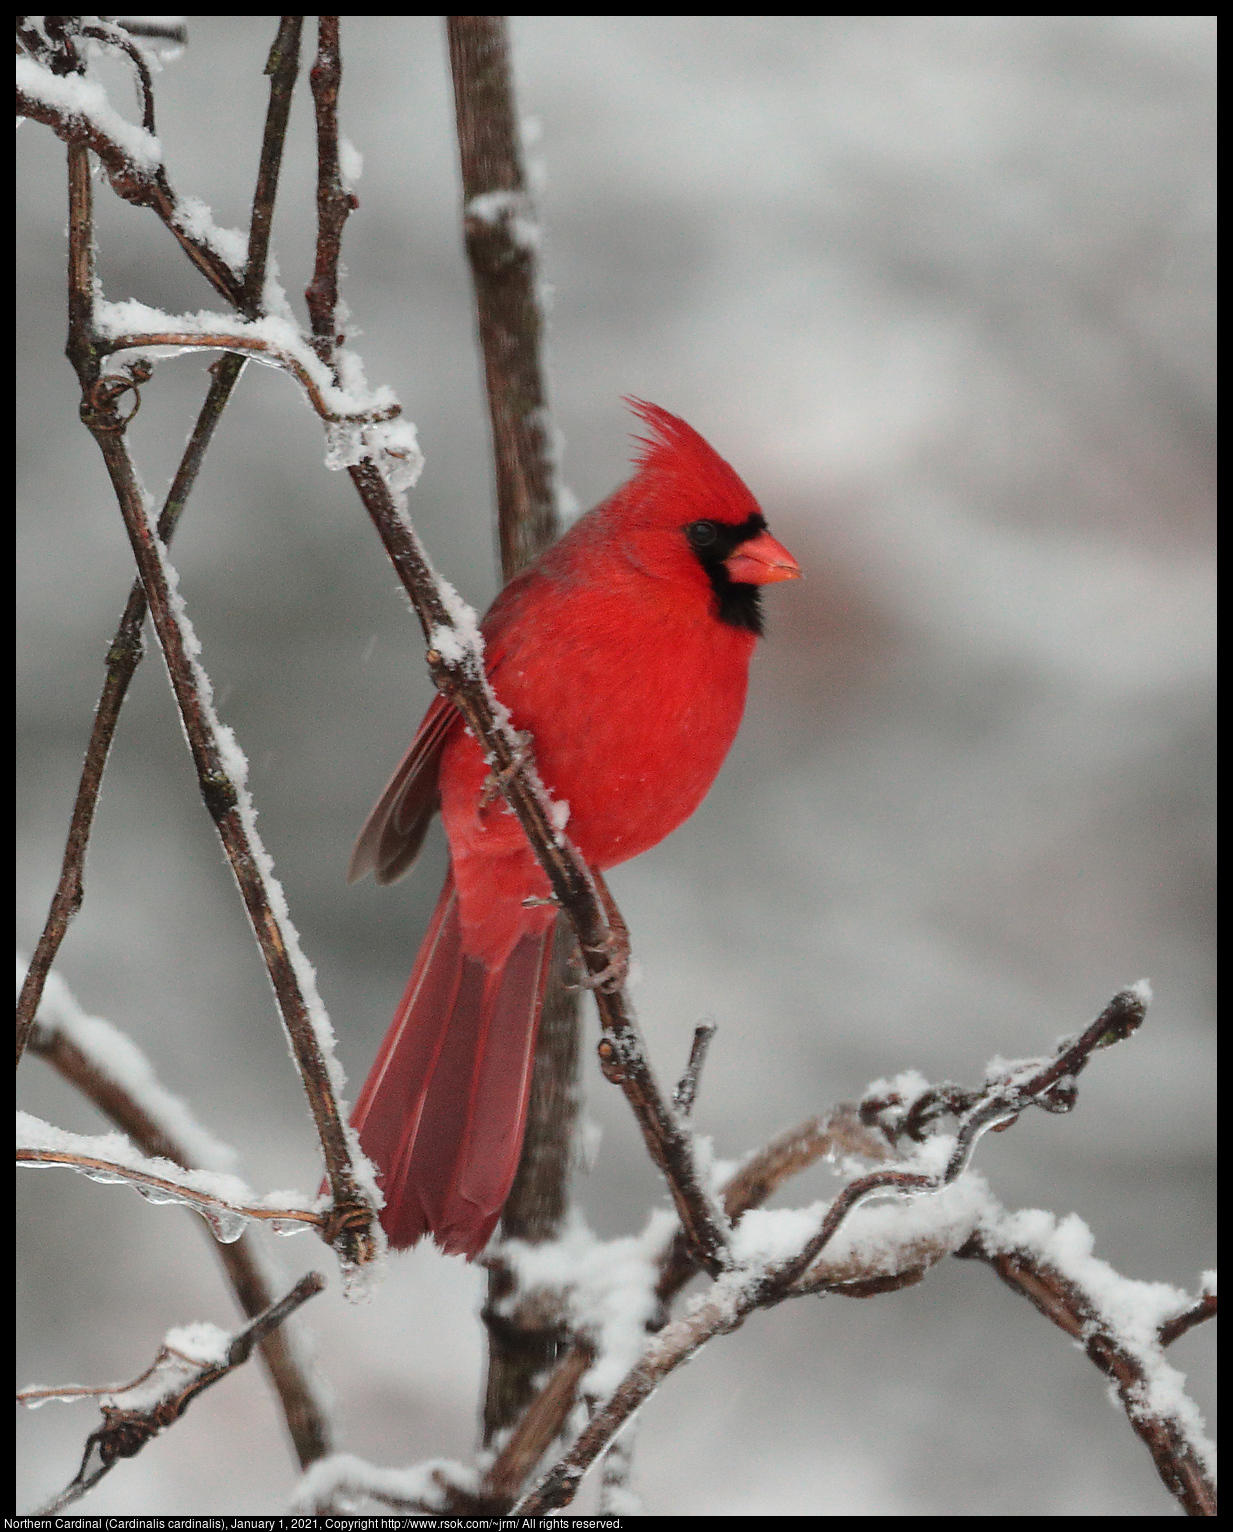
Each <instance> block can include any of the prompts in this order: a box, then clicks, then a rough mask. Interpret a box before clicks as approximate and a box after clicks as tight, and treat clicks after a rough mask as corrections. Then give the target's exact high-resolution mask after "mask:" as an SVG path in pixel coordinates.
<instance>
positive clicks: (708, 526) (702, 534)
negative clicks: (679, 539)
mask: <svg viewBox="0 0 1233 1532" xmlns="http://www.w3.org/2000/svg"><path fill="white" fill-rule="evenodd" d="M685 536H686V537H687V538H688V539H689V541H690V542H691V543H692V544H693V546H694V547H695V548H709V547H710V546H711V544H712V543H713V542H714V541H715V539H716V538H717V537H718V536H719V528H718V527H717V526H716V525H715V523H714V522H713V521H691V522H690V523H689V525H688V526H687V527H686V528H685Z"/></svg>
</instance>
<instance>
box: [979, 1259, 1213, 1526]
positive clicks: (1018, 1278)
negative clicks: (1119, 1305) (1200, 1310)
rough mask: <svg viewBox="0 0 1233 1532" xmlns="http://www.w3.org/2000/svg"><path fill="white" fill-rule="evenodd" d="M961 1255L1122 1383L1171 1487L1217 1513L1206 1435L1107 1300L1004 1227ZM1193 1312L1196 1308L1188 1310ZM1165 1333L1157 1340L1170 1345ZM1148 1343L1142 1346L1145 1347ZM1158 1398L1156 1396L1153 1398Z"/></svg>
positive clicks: (1192, 1511)
mask: <svg viewBox="0 0 1233 1532" xmlns="http://www.w3.org/2000/svg"><path fill="white" fill-rule="evenodd" d="M955 1254H956V1255H958V1256H961V1257H963V1258H966V1259H969V1260H981V1261H985V1262H986V1263H987V1264H988V1265H990V1266H992V1267H993V1269H994V1270H995V1271H996V1272H997V1274H998V1276H999V1277H1001V1279H1002V1281H1003V1282H1005V1283H1006V1285H1007V1286H1008V1287H1010V1288H1013V1289H1014V1291H1015V1292H1017V1293H1019V1294H1020V1295H1021V1296H1022V1297H1024V1298H1027V1299H1028V1301H1029V1302H1030V1303H1032V1304H1033V1306H1034V1307H1035V1308H1037V1309H1039V1311H1040V1312H1041V1313H1042V1314H1043V1315H1044V1316H1045V1318H1046V1319H1048V1320H1050V1321H1051V1322H1052V1323H1053V1324H1055V1325H1057V1326H1058V1328H1059V1329H1061V1330H1064V1331H1065V1332H1066V1334H1067V1335H1069V1336H1071V1337H1072V1338H1073V1339H1074V1340H1076V1341H1077V1342H1079V1344H1080V1345H1081V1346H1082V1347H1083V1349H1084V1351H1085V1352H1086V1353H1087V1356H1088V1359H1089V1360H1090V1361H1091V1362H1093V1363H1094V1364H1095V1366H1096V1367H1098V1368H1099V1369H1100V1371H1101V1372H1103V1373H1104V1375H1105V1376H1106V1377H1107V1378H1109V1379H1110V1380H1111V1381H1112V1383H1113V1384H1114V1386H1115V1388H1116V1389H1117V1393H1118V1397H1119V1398H1120V1399H1121V1402H1122V1406H1123V1408H1124V1409H1125V1411H1126V1416H1127V1419H1128V1420H1129V1421H1130V1424H1131V1427H1132V1429H1133V1430H1134V1432H1135V1434H1136V1435H1137V1436H1138V1437H1139V1439H1140V1440H1141V1441H1142V1442H1143V1444H1144V1445H1145V1446H1146V1447H1147V1450H1148V1451H1149V1452H1150V1453H1151V1455H1152V1461H1153V1463H1154V1464H1155V1465H1156V1472H1157V1473H1158V1474H1159V1475H1160V1478H1161V1480H1162V1481H1163V1483H1164V1485H1165V1487H1166V1489H1168V1491H1169V1493H1170V1494H1171V1495H1173V1496H1174V1497H1175V1498H1176V1500H1177V1501H1178V1503H1179V1504H1180V1505H1181V1507H1182V1509H1183V1510H1184V1511H1185V1512H1186V1514H1187V1515H1189V1516H1214V1515H1215V1514H1216V1484H1215V1480H1214V1478H1213V1476H1212V1474H1211V1472H1210V1471H1209V1468H1208V1464H1207V1463H1206V1462H1205V1461H1204V1454H1203V1453H1202V1450H1201V1448H1202V1445H1203V1444H1202V1442H1201V1439H1199V1440H1196V1433H1195V1431H1194V1430H1193V1427H1192V1426H1191V1425H1190V1423H1189V1422H1188V1421H1187V1419H1186V1416H1185V1414H1184V1412H1183V1409H1182V1408H1181V1405H1182V1403H1184V1402H1185V1401H1179V1400H1176V1399H1175V1398H1174V1397H1173V1395H1172V1393H1171V1392H1170V1395H1169V1399H1168V1402H1167V1403H1164V1404H1161V1403H1156V1402H1154V1401H1155V1400H1156V1399H1157V1398H1158V1395H1154V1394H1153V1391H1152V1389H1151V1385H1150V1379H1149V1364H1150V1360H1151V1359H1150V1358H1147V1357H1146V1356H1145V1355H1144V1354H1137V1353H1136V1351H1134V1350H1132V1349H1131V1348H1130V1347H1129V1346H1128V1345H1127V1344H1126V1341H1125V1338H1124V1336H1123V1335H1120V1334H1119V1333H1118V1331H1117V1330H1116V1329H1114V1328H1113V1327H1112V1326H1111V1325H1110V1324H1109V1323H1108V1322H1107V1320H1106V1318H1105V1316H1104V1314H1103V1313H1102V1311H1101V1307H1100V1304H1099V1302H1098V1301H1097V1300H1096V1299H1094V1298H1093V1296H1092V1295H1090V1294H1089V1293H1086V1292H1084V1291H1083V1289H1082V1287H1081V1286H1080V1285H1079V1284H1078V1283H1077V1282H1075V1281H1073V1280H1072V1279H1071V1278H1070V1277H1068V1276H1065V1275H1063V1274H1062V1272H1060V1271H1059V1270H1058V1269H1057V1268H1056V1267H1055V1266H1053V1265H1052V1264H1051V1263H1050V1262H1049V1261H1046V1260H1042V1259H1040V1257H1039V1256H1038V1255H1037V1253H1036V1252H1035V1251H1034V1250H1031V1249H1021V1248H1016V1247H1015V1246H1014V1244H1013V1243H1009V1242H1007V1241H1006V1240H1005V1239H1003V1238H1002V1237H1000V1236H999V1234H998V1232H997V1230H996V1229H994V1230H986V1229H980V1230H978V1231H977V1232H976V1234H974V1235H973V1236H972V1238H971V1239H970V1240H969V1241H968V1242H967V1244H965V1245H964V1246H963V1247H962V1249H960V1250H957V1251H956V1252H955ZM1188 1312H1189V1311H1188ZM1164 1344H1165V1342H1164V1341H1163V1338H1162V1339H1161V1340H1159V1341H1158V1342H1157V1345H1158V1346H1163V1345H1164ZM1141 1350H1142V1348H1141ZM1149 1401H1153V1402H1149Z"/></svg>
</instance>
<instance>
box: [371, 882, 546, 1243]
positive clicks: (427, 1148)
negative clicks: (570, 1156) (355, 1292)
mask: <svg viewBox="0 0 1233 1532" xmlns="http://www.w3.org/2000/svg"><path fill="white" fill-rule="evenodd" d="M552 936H553V928H552V926H551V924H549V926H548V927H547V929H546V930H543V931H535V932H528V933H527V934H526V935H525V936H523V937H522V938H521V940H520V941H519V942H518V943H517V945H516V946H515V947H514V950H513V952H512V953H511V954H510V956H509V958H508V959H507V961H506V962H505V964H504V965H503V966H502V967H501V968H500V969H489V968H488V967H487V966H486V965H485V964H484V963H483V962H482V961H481V960H480V959H478V958H474V957H469V956H467V954H466V953H464V951H463V945H462V927H461V923H460V920H459V911H458V894H457V892H456V890H455V888H454V877H453V873H452V872H451V873H450V874H449V875H448V876H447V877H446V880H445V887H444V888H443V889H442V890H441V898H440V899H439V900H438V902H437V908H436V910H435V912H434V914H433V917H432V921H431V923H430V924H429V927H428V934H427V935H426V936H425V938H424V944H423V946H422V947H421V948H420V953H419V957H418V958H417V959H416V962H415V968H414V970H413V972H412V974H411V978H410V981H409V982H408V984H407V987H406V990H405V991H404V992H403V997H402V999H401V1000H400V1001H399V1003H398V1009H397V1010H396V1011H395V1013H394V1020H393V1021H392V1023H391V1024H390V1029H389V1031H388V1032H387V1033H386V1036H385V1041H384V1042H383V1043H382V1044H381V1050H380V1052H379V1053H378V1054H377V1059H376V1062H375V1063H374V1064H373V1067H372V1070H371V1071H370V1073H369V1076H368V1079H367V1080H366V1081H365V1082H364V1089H363V1090H362V1091H361V1092H360V1097H359V1100H358V1101H357V1102H356V1104H355V1110H354V1112H353V1113H352V1114H351V1122H352V1125H353V1126H354V1127H355V1128H356V1129H357V1130H358V1131H359V1135H360V1144H361V1146H362V1147H363V1150H364V1152H365V1154H367V1155H368V1156H369V1158H370V1159H372V1160H374V1161H375V1162H376V1164H377V1166H378V1168H379V1169H380V1170H381V1172H382V1190H383V1191H384V1192H385V1208H384V1209H383V1211H382V1214H381V1223H382V1226H383V1227H384V1229H385V1232H386V1235H387V1237H388V1238H389V1242H390V1244H391V1245H392V1246H393V1247H394V1249H396V1250H398V1249H402V1248H403V1247H404V1246H407V1245H413V1244H415V1242H416V1241H417V1240H418V1239H422V1238H423V1236H424V1235H425V1234H431V1235H432V1236H433V1238H434V1239H435V1240H436V1242H437V1243H438V1244H439V1245H440V1246H441V1248H442V1249H443V1250H445V1251H446V1252H447V1253H448V1254H450V1255H465V1256H466V1257H467V1259H468V1260H470V1259H472V1258H473V1257H474V1256H476V1255H478V1254H479V1252H480V1251H481V1250H482V1249H483V1248H484V1246H485V1245H486V1244H487V1243H488V1240H489V1237H490V1236H491V1234H492V1231H493V1229H494V1228H495V1227H496V1223H497V1219H498V1218H499V1217H500V1216H501V1208H502V1205H503V1204H504V1202H505V1199H506V1197H508V1195H509V1189H510V1187H511V1186H512V1185H513V1181H514V1175H515V1173H516V1171H517V1169H518V1157H519V1155H520V1154H521V1152H522V1135H523V1131H524V1129H525V1127H526V1120H527V1099H528V1097H529V1095H530V1089H531V1065H532V1062H533V1058H534V1054H535V1036H536V1033H537V1031H538V1029H539V1013H540V1007H541V1005H542V1003H543V998H544V986H545V985H546V983H547V981H548V961H549V958H550V956H551V953H552Z"/></svg>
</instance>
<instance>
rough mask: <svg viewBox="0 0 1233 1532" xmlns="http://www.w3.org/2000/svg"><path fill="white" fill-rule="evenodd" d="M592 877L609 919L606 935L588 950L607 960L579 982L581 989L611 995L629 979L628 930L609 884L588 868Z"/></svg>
mask: <svg viewBox="0 0 1233 1532" xmlns="http://www.w3.org/2000/svg"><path fill="white" fill-rule="evenodd" d="M591 877H592V878H593V879H594V882H595V889H596V892H597V893H598V894H599V897H600V900H601V902H602V903H603V906H604V914H605V915H606V916H607V917H608V934H607V936H605V937H604V938H603V940H602V941H600V942H599V943H597V944H596V945H595V946H594V947H592V948H591V949H590V950H591V951H592V952H594V953H598V955H599V956H600V957H604V958H607V960H608V961H607V963H606V964H605V965H604V967H603V968H601V969H600V971H599V972H598V973H591V972H589V971H587V972H584V973H583V975H582V978H581V979H580V980H579V981H578V982H579V986H580V987H581V988H582V989H600V990H603V991H604V993H605V994H609V995H611V994H615V993H616V992H617V990H619V989H621V988H622V986H623V985H624V983H625V980H626V979H627V978H628V976H629V956H630V948H629V927H628V926H627V925H626V924H625V920H624V917H623V916H622V914H621V912H620V910H618V909H617V905H616V900H615V899H614V898H613V897H612V894H611V892H610V891H609V888H608V885H607V884H606V883H605V882H604V880H603V877H602V876H601V875H600V873H599V872H597V871H596V870H595V868H592V869H591Z"/></svg>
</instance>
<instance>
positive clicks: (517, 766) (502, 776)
mask: <svg viewBox="0 0 1233 1532" xmlns="http://www.w3.org/2000/svg"><path fill="white" fill-rule="evenodd" d="M514 738H515V740H516V741H517V743H516V744H515V746H514V758H513V760H512V761H511V762H510V763H509V765H508V766H502V767H501V768H500V770H498V771H490V772H489V773H488V775H487V776H486V777H485V778H484V781H483V783H482V785H481V787H480V792H479V806H480V809H481V811H482V810H484V809H486V808H487V807H488V805H489V804H490V803H491V802H492V801H493V799H494V798H496V797H497V796H498V794H499V793H501V792H502V791H503V790H504V788H505V785H506V783H507V782H509V781H510V780H511V779H512V778H513V776H514V774H515V773H516V772H518V771H520V770H521V769H522V768H523V767H524V766H526V765H533V764H534V762H535V754H534V752H533V751H532V749H531V736H530V735H529V734H522V733H519V732H517V731H515V734H514Z"/></svg>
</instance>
